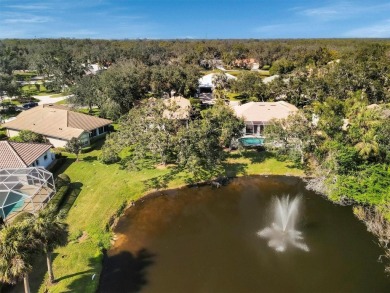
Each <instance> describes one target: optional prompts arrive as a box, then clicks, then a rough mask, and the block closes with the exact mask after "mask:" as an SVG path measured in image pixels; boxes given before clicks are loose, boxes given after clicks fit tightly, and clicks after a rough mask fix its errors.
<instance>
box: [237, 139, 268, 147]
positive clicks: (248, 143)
mask: <svg viewBox="0 0 390 293" xmlns="http://www.w3.org/2000/svg"><path fill="white" fill-rule="evenodd" d="M238 141H239V142H240V143H241V144H242V146H244V147H259V146H263V145H264V138H263V137H252V136H249V137H241V138H239V139H238Z"/></svg>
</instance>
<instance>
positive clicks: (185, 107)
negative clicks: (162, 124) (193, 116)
mask: <svg viewBox="0 0 390 293" xmlns="http://www.w3.org/2000/svg"><path fill="white" fill-rule="evenodd" d="M164 104H165V106H166V107H168V108H170V109H167V110H164V113H163V115H164V117H165V118H169V119H180V120H188V119H190V110H191V103H190V101H189V100H188V99H186V98H183V97H180V96H176V97H172V98H169V99H165V100H164Z"/></svg>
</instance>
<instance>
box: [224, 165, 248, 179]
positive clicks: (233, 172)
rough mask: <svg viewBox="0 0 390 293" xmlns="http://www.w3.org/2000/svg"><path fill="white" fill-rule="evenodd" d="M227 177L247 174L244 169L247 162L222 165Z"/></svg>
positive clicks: (246, 166)
mask: <svg viewBox="0 0 390 293" xmlns="http://www.w3.org/2000/svg"><path fill="white" fill-rule="evenodd" d="M223 167H224V168H225V173H226V176H227V177H237V176H239V175H247V172H246V169H247V168H248V164H244V163H225V164H224V165H223Z"/></svg>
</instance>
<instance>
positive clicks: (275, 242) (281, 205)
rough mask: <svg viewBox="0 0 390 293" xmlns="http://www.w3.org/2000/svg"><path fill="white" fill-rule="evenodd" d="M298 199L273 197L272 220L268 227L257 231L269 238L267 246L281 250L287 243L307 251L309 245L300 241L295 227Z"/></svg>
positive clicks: (299, 199)
mask: <svg viewBox="0 0 390 293" xmlns="http://www.w3.org/2000/svg"><path fill="white" fill-rule="evenodd" d="M300 201H301V198H300V197H299V196H297V197H295V198H294V199H293V200H291V201H290V197H289V196H288V195H287V196H283V197H282V198H276V199H275V201H274V222H273V223H272V224H271V226H270V227H266V228H264V229H263V230H261V231H259V232H257V235H258V236H260V237H262V238H268V239H269V241H268V246H269V247H272V248H274V249H275V250H276V251H280V252H283V251H285V250H286V248H287V246H288V245H292V246H295V247H297V248H299V249H302V250H304V251H309V247H308V246H307V245H306V244H305V243H303V242H302V240H303V236H302V232H300V231H298V230H296V229H295V224H296V220H297V217H298V208H299V204H300Z"/></svg>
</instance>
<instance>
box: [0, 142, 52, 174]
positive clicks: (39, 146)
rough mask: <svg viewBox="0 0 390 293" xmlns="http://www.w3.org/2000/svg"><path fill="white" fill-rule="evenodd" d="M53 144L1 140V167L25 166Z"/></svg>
mask: <svg viewBox="0 0 390 293" xmlns="http://www.w3.org/2000/svg"><path fill="white" fill-rule="evenodd" d="M52 147H53V146H52V145H51V144H46V143H29V142H12V141H0V168H24V167H28V166H30V165H31V164H32V163H34V162H35V161H36V159H37V158H39V157H40V156H42V155H43V154H44V153H46V152H47V151H48V150H49V149H50V148H52Z"/></svg>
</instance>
